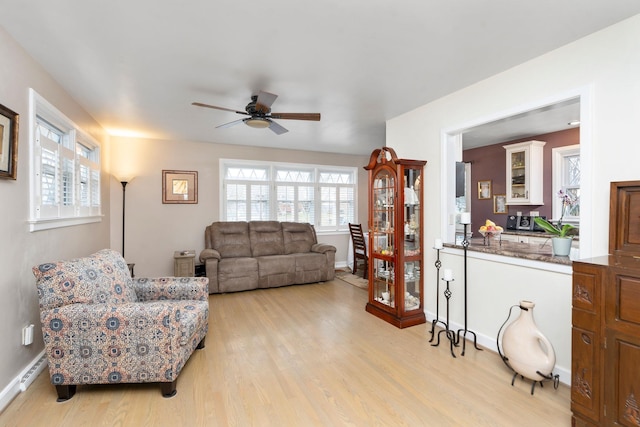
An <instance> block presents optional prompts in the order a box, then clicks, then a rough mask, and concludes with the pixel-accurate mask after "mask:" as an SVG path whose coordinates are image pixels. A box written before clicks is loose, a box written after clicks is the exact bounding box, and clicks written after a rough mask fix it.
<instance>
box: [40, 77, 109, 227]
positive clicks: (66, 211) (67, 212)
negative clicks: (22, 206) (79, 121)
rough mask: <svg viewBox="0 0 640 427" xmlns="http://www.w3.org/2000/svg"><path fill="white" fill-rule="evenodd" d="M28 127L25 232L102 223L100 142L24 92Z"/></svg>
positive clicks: (42, 100) (57, 111)
mask: <svg viewBox="0 0 640 427" xmlns="http://www.w3.org/2000/svg"><path fill="white" fill-rule="evenodd" d="M29 124H30V126H29V149H30V153H29V178H30V184H29V220H28V223H29V231H31V232H34V231H40V230H49V229H53V228H60V227H69V226H75V225H80V224H89V223H95V222H100V221H102V201H101V172H102V166H101V145H100V143H99V142H98V141H96V140H95V139H94V138H93V137H91V136H90V135H89V134H88V133H87V132H85V131H84V130H82V129H81V128H80V127H79V126H77V125H76V124H75V123H74V122H73V121H72V120H70V119H69V118H68V117H66V116H65V115H64V114H63V113H62V112H60V111H59V110H58V109H57V108H56V107H54V106H53V105H52V104H51V103H49V102H48V101H47V100H46V99H44V98H43V97H42V96H41V95H39V94H38V93H37V92H36V91H35V90H33V89H29ZM41 128H46V129H48V130H49V131H51V133H52V134H56V135H58V136H59V141H54V140H53V139H51V138H49V137H47V136H43V135H41V134H40V130H41ZM45 150H46V151H47V152H48V154H49V158H48V160H49V161H50V163H49V164H48V166H49V168H53V175H54V176H53V179H52V182H51V185H53V186H54V187H55V188H54V190H53V192H54V193H55V194H54V195H53V198H52V199H53V201H52V202H51V203H46V202H45V203H43V195H44V190H43V182H42V175H43V173H44V172H43V153H44V151H45ZM63 164H64V165H65V166H64V167H63V166H62V165H63ZM63 170H64V171H63ZM69 182H70V186H69V187H68V191H65V187H66V186H67V185H66V183H69ZM83 190H84V192H83ZM65 202H66V203H65Z"/></svg>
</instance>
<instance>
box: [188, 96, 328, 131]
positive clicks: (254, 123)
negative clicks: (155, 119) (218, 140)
mask: <svg viewBox="0 0 640 427" xmlns="http://www.w3.org/2000/svg"><path fill="white" fill-rule="evenodd" d="M277 97H278V95H275V94H273V93H269V92H262V91H261V92H260V93H259V94H258V95H253V96H251V102H249V103H248V104H247V106H246V107H245V111H246V112H245V111H238V110H233V109H231V108H225V107H218V106H215V105H209V104H203V103H201V102H193V103H192V105H195V106H196V107H205V108H213V109H214V110H222V111H230V112H232V113H236V114H242V115H245V116H249V118H246V119H240V120H234V121H233V122H229V123H225V124H222V125H219V126H216V128H225V127H230V126H235V125H236V124H238V123H240V122H244V124H246V125H247V126H250V127H252V128H254V129H264V128H269V129H271V131H272V132H274V133H275V134H276V135H282V134H283V133H286V132H288V130H287V129H286V128H284V127H283V126H281V125H279V124H278V123H276V122H274V121H273V120H272V119H280V120H308V121H314V122H318V121H320V113H271V105H272V104H273V102H274V101H275V100H276V98H277Z"/></svg>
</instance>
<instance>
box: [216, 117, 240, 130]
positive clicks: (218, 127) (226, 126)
mask: <svg viewBox="0 0 640 427" xmlns="http://www.w3.org/2000/svg"><path fill="white" fill-rule="evenodd" d="M245 120H246V119H238V120H234V121H232V122H229V123H225V124H222V125H220V126H216V129H221V128H229V127H231V126H235V125H237V124H238V123H242V122H243V121H245Z"/></svg>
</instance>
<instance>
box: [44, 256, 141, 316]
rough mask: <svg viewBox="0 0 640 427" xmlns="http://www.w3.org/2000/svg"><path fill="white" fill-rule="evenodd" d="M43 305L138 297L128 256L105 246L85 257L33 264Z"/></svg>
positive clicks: (103, 301)
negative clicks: (124, 256)
mask: <svg viewBox="0 0 640 427" xmlns="http://www.w3.org/2000/svg"><path fill="white" fill-rule="evenodd" d="M33 274H34V276H35V277H36V280H37V281H38V293H39V294H38V297H39V300H40V308H41V309H42V308H47V309H48V308H54V307H60V306H62V305H64V304H77V303H86V304H96V303H109V304H119V303H125V302H134V301H136V300H137V296H136V293H135V290H134V289H133V285H132V283H131V276H130V274H129V270H128V268H127V265H126V262H125V260H124V259H123V258H122V256H121V255H120V254H119V253H118V252H115V251H112V250H109V249H103V250H101V251H99V252H96V253H95V254H93V255H90V256H88V257H85V258H79V259H74V260H70V261H59V262H55V263H46V264H41V265H38V266H36V267H33Z"/></svg>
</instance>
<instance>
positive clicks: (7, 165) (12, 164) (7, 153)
mask: <svg viewBox="0 0 640 427" xmlns="http://www.w3.org/2000/svg"><path fill="white" fill-rule="evenodd" d="M18 118H19V116H18V114H17V113H15V112H13V111H11V110H10V109H8V108H7V107H5V106H4V105H0V178H6V179H16V177H17V172H18Z"/></svg>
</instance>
